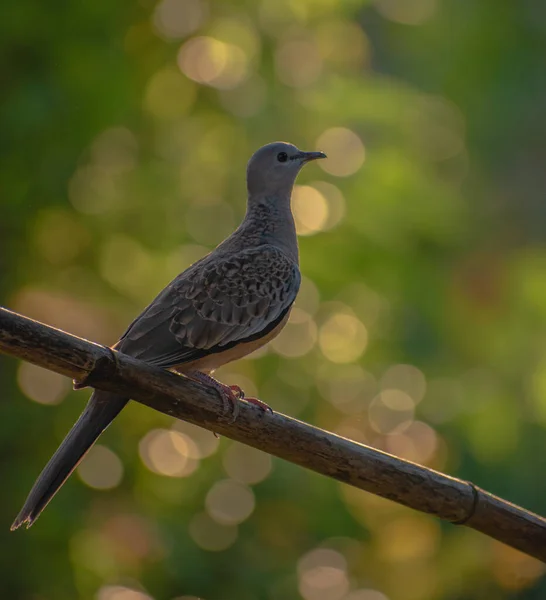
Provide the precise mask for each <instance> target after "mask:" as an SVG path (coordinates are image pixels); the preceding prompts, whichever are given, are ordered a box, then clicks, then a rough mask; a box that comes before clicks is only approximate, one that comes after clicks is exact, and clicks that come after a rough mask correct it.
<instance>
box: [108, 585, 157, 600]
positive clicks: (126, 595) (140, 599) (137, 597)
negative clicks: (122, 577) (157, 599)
mask: <svg viewBox="0 0 546 600" xmlns="http://www.w3.org/2000/svg"><path fill="white" fill-rule="evenodd" d="M96 600H153V598H152V597H151V596H148V594H145V593H144V592H141V591H140V590H134V589H131V588H128V587H125V586H123V585H106V586H104V587H102V588H100V589H99V591H98V592H97V596H96Z"/></svg>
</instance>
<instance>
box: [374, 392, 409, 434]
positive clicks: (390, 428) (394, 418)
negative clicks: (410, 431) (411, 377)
mask: <svg viewBox="0 0 546 600" xmlns="http://www.w3.org/2000/svg"><path fill="white" fill-rule="evenodd" d="M414 409H415V402H414V400H413V399H412V398H411V397H410V396H408V394H406V393H405V392H402V391H400V390H384V391H382V392H381V393H380V394H378V395H377V396H376V397H375V398H374V399H373V400H372V402H371V403H370V408H369V410H368V418H369V420H370V425H371V426H372V428H373V429H374V430H375V431H377V432H378V433H401V432H402V431H404V430H405V429H407V428H408V427H409V426H410V425H411V423H412V421H413V415H414Z"/></svg>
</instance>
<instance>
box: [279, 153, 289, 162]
mask: <svg viewBox="0 0 546 600" xmlns="http://www.w3.org/2000/svg"><path fill="white" fill-rule="evenodd" d="M277 160H278V161H279V162H286V161H287V160H288V154H286V152H279V153H278V154H277Z"/></svg>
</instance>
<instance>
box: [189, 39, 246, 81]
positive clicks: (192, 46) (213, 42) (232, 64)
mask: <svg viewBox="0 0 546 600" xmlns="http://www.w3.org/2000/svg"><path fill="white" fill-rule="evenodd" d="M178 66H179V67H180V70H181V71H182V72H183V73H184V74H185V75H186V76H187V77H189V78H190V79H193V81H195V82H197V83H200V84H203V85H210V86H212V87H215V88H219V89H231V88H234V87H237V86H238V85H239V84H241V83H242V82H243V81H244V80H245V79H246V77H247V76H248V68H249V65H248V56H247V55H246V54H245V52H244V51H243V50H242V49H241V48H240V47H239V46H236V45H234V44H227V43H224V42H221V41H220V40H217V39H215V38H212V37H196V38H192V39H191V40H189V41H187V42H186V43H185V44H184V45H183V46H182V48H181V49H180V52H179V54H178Z"/></svg>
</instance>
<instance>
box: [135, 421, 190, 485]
mask: <svg viewBox="0 0 546 600" xmlns="http://www.w3.org/2000/svg"><path fill="white" fill-rule="evenodd" d="M138 449H139V454H140V458H141V459H142V462H143V463H144V464H145V465H146V466H147V467H148V469H150V471H153V472H154V473H158V474H159V475H166V476H167V477H187V476H188V475H191V474H192V473H193V472H194V471H195V470H196V469H197V468H198V467H199V450H198V448H197V446H196V444H195V442H194V441H193V440H192V439H191V438H190V437H189V436H187V435H185V434H183V433H180V432H178V431H169V430H167V429H153V430H152V431H150V432H149V433H147V434H146V435H145V436H144V437H143V438H142V440H140V443H139V446H138Z"/></svg>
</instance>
